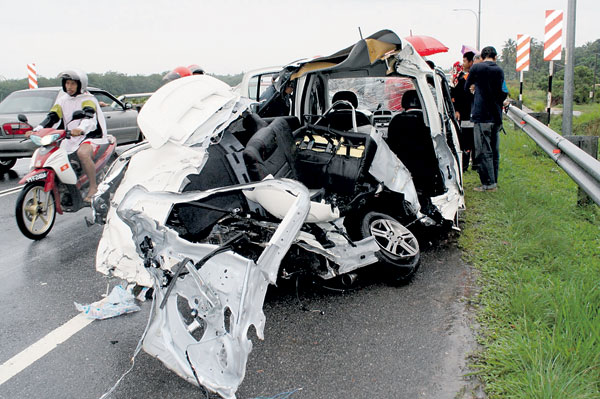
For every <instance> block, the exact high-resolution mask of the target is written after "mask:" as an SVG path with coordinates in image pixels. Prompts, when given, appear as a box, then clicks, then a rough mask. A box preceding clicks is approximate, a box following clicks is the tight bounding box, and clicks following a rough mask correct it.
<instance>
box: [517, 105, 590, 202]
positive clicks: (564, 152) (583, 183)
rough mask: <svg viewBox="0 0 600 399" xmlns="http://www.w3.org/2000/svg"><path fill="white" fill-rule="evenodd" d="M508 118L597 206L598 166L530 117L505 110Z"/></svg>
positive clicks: (575, 147)
mask: <svg viewBox="0 0 600 399" xmlns="http://www.w3.org/2000/svg"><path fill="white" fill-rule="evenodd" d="M507 115H508V118H509V119H510V120H512V121H513V122H514V123H515V124H516V125H517V126H519V127H520V128H521V130H523V131H524V132H525V133H527V135H528V136H529V137H531V138H532V139H533V141H535V142H536V143H537V145H539V146H540V147H541V148H542V149H543V150H544V151H545V152H546V154H548V156H550V158H552V159H553V160H554V162H556V163H557V164H558V166H560V167H561V168H562V169H563V170H564V171H565V172H566V173H567V175H569V176H570V177H571V179H573V181H575V183H577V184H578V185H579V187H581V188H582V189H583V191H585V192H586V193H587V194H588V195H589V196H590V198H592V199H593V200H594V202H595V203H596V204H598V205H600V162H599V161H598V160H596V159H594V157H592V156H591V155H589V154H588V153H586V152H585V151H583V150H582V149H581V148H579V147H577V146H576V145H575V144H573V143H571V142H570V141H569V140H567V139H566V138H565V137H563V136H561V135H560V134H558V133H556V132H555V131H554V130H552V129H550V128H549V127H548V126H546V125H544V124H543V123H541V122H540V121H538V120H537V119H535V118H534V117H532V116H531V115H528V114H527V113H526V112H523V111H522V110H520V109H519V108H517V107H515V106H509V108H508V111H507Z"/></svg>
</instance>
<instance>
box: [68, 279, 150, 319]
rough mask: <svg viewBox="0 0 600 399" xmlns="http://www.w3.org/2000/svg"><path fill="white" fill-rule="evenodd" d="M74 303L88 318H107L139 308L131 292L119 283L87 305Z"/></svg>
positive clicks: (135, 310)
mask: <svg viewBox="0 0 600 399" xmlns="http://www.w3.org/2000/svg"><path fill="white" fill-rule="evenodd" d="M74 303H75V307H76V308H77V310H78V311H80V312H82V313H83V314H84V316H85V317H87V318H88V319H100V320H101V319H108V318H110V317H116V316H119V315H122V314H125V313H132V312H137V311H139V310H140V307H139V306H138V305H136V304H135V302H134V296H133V294H132V293H131V292H129V291H127V290H125V289H124V288H123V287H122V286H120V285H117V286H115V287H114V288H113V289H112V291H111V292H110V294H108V296H107V297H105V298H103V299H101V300H99V301H96V302H94V303H91V304H89V305H81V304H79V303H77V302H74Z"/></svg>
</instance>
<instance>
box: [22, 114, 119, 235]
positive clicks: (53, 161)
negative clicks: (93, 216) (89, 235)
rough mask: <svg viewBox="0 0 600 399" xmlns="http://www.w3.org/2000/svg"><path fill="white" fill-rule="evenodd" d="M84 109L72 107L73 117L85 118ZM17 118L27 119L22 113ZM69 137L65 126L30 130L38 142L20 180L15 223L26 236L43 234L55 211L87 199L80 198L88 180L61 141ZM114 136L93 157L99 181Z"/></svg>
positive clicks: (111, 151) (110, 156) (112, 157)
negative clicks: (25, 173) (62, 146)
mask: <svg viewBox="0 0 600 399" xmlns="http://www.w3.org/2000/svg"><path fill="white" fill-rule="evenodd" d="M85 117H86V115H85V113H84V112H83V111H75V112H74V113H73V120H77V119H82V118H85ZM19 121H21V122H23V123H27V117H26V116H25V115H22V114H21V115H19ZM69 138H71V132H70V130H68V126H67V129H66V130H56V129H52V128H46V129H41V130H39V131H37V132H32V134H31V136H29V140H31V141H33V142H34V143H35V144H36V145H38V146H40V148H38V149H37V150H35V152H34V153H33V157H32V158H31V171H30V172H29V173H28V174H27V175H25V176H24V177H23V178H22V179H21V181H19V184H24V186H23V189H22V190H21V193H20V194H19V198H18V199H17V205H16V217H17V225H18V226H19V229H20V230H21V233H23V234H24V235H25V236H26V237H27V238H30V239H32V240H41V239H42V238H44V237H46V235H48V233H49V232H50V230H51V229H52V226H54V221H55V219H56V213H57V212H58V213H59V214H61V215H62V214H63V212H77V211H78V210H80V209H81V208H83V207H85V206H89V203H86V202H84V201H83V199H84V198H85V195H84V193H87V189H88V186H89V181H88V178H87V176H86V174H85V173H83V169H82V167H81V164H80V162H79V159H78V157H77V154H76V153H72V154H67V152H66V151H65V150H64V149H63V148H61V146H60V143H61V142H62V141H63V140H65V139H69ZM116 147H117V140H116V139H115V138H114V137H113V136H111V135H109V136H108V143H107V144H103V145H100V146H98V148H96V150H95V151H94V156H93V160H94V163H95V164H96V178H97V180H98V181H101V180H102V178H103V176H104V174H105V173H106V169H108V166H109V165H110V164H111V163H112V161H114V160H115V159H116V158H117V154H116V152H115V149H116Z"/></svg>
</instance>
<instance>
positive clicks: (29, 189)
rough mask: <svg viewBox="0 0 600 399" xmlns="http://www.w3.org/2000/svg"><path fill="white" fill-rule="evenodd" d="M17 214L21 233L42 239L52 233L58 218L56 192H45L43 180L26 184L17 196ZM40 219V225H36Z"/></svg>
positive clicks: (28, 236) (35, 238)
mask: <svg viewBox="0 0 600 399" xmlns="http://www.w3.org/2000/svg"><path fill="white" fill-rule="evenodd" d="M15 214H16V215H15V216H16V217H17V226H19V230H21V233H23V235H24V236H25V237H27V238H30V239H32V240H41V239H42V238H44V237H46V236H47V235H48V233H50V230H52V226H54V221H55V220H56V201H55V198H54V193H53V192H52V191H49V192H47V193H45V192H44V182H43V181H37V182H33V183H29V184H27V185H25V187H23V190H21V192H20V193H19V198H17V205H16V209H15ZM38 219H39V220H40V221H41V222H42V224H41V226H40V227H36V223H37V222H38Z"/></svg>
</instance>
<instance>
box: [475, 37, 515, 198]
mask: <svg viewBox="0 0 600 399" xmlns="http://www.w3.org/2000/svg"><path fill="white" fill-rule="evenodd" d="M497 55H498V53H497V52H496V49H495V48H494V47H491V46H488V47H485V48H484V49H483V50H481V59H482V60H483V61H482V62H480V63H478V64H474V65H473V66H472V67H471V71H470V72H469V77H468V78H467V81H466V82H465V90H468V91H470V92H472V93H474V95H475V97H474V100H473V105H472V106H471V121H473V123H474V131H473V133H474V134H473V139H474V142H475V156H476V161H475V163H476V164H477V172H479V180H481V186H478V187H475V188H474V190H475V191H496V190H497V185H498V165H499V162H500V137H499V134H500V128H501V127H502V103H503V102H504V100H505V99H506V96H507V94H508V90H507V89H506V83H505V82H504V72H503V71H502V68H500V67H499V66H498V65H496V56H497Z"/></svg>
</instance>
